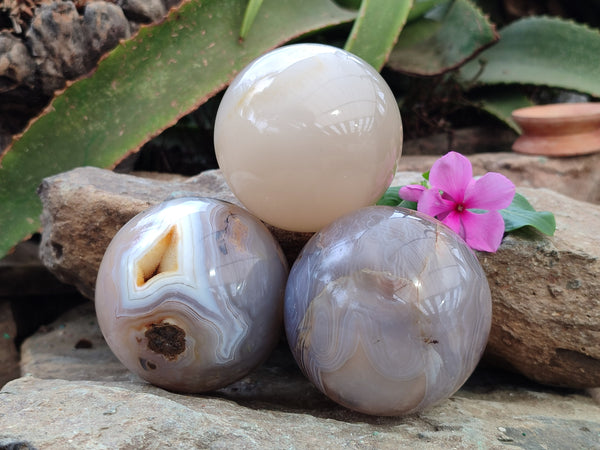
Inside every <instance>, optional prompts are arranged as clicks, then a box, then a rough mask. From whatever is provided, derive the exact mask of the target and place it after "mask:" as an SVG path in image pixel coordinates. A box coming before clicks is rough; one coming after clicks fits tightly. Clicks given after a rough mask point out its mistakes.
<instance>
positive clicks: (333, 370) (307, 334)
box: [284, 206, 492, 415]
mask: <svg viewBox="0 0 600 450" xmlns="http://www.w3.org/2000/svg"><path fill="white" fill-rule="evenodd" d="M491 314H492V307H491V297H490V290H489V287H488V283H487V279H486V276H485V273H484V272H483V270H482V268H481V266H480V264H479V262H478V261H477V258H476V257H475V255H474V254H473V252H472V251H471V250H470V249H469V248H468V247H467V246H466V244H465V243H464V242H463V241H462V240H461V239H460V237H458V236H457V235H456V234H455V233H454V232H452V231H451V230H450V229H449V228H447V227H446V226H445V225H443V224H441V223H440V222H437V221H434V220H433V219H429V218H427V216H424V215H421V214H419V213H416V212H414V211H409V210H406V209H402V208H392V207H388V206H372V207H368V208H363V209H361V210H358V211H356V212H354V213H351V214H348V215H346V216H344V217H342V218H340V219H338V220H336V221H335V222H333V223H332V224H330V225H329V226H327V227H325V228H324V229H322V230H321V231H320V232H319V233H317V234H315V235H314V236H313V237H312V238H311V240H310V241H309V242H308V243H307V245H306V246H305V247H304V249H303V250H302V253H301V254H300V256H299V257H298V259H297V260H296V262H295V263H294V266H293V267H292V270H291V272H290V277H289V279H288V283H287V288H286V294H285V306H284V319H285V329H286V333H287V337H288V341H289V344H290V347H291V349H292V352H293V354H294V356H295V358H296V361H297V362H298V364H299V365H300V367H301V368H302V370H303V372H304V373H305V375H306V376H307V377H308V378H309V379H310V380H311V381H312V382H313V383H314V384H315V385H316V386H317V387H318V388H319V389H320V390H321V391H322V392H323V393H325V394H326V395H327V396H329V397H330V398H331V399H332V400H334V401H336V402H338V403H340V404H342V405H344V406H346V407H348V408H351V409H354V410H356V411H360V412H363V413H367V414H374V415H402V414H407V413H411V412H415V411H419V410H422V409H423V408H426V407H428V406H430V405H432V404H434V403H436V402H438V401H440V400H443V399H445V398H447V397H449V396H450V395H452V394H453V393H454V392H455V391H456V390H458V389H459V388H460V386H461V385H462V384H463V383H464V382H465V381H466V379H467V378H468V377H469V375H470V374H471V373H472V371H473V370H474V368H475V366H476V365H477V363H478V361H479V359H480V357H481V355H482V353H483V350H484V348H485V345H486V342H487V338H488V334H489V331H490V326H491Z"/></svg>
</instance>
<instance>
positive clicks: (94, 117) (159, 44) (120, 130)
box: [0, 0, 356, 257]
mask: <svg viewBox="0 0 600 450" xmlns="http://www.w3.org/2000/svg"><path fill="white" fill-rule="evenodd" d="M245 7H246V0H203V1H199V0H190V1H188V2H186V3H184V4H182V5H181V6H180V8H178V9H175V10H172V11H171V12H170V13H169V15H168V16H167V18H166V19H165V21H164V22H162V23H160V24H159V25H155V26H149V27H143V28H142V29H140V31H139V33H138V34H137V35H135V36H134V37H133V38H132V39H130V40H128V41H126V42H124V43H122V44H120V45H119V46H118V47H117V48H115V49H114V50H113V51H112V52H110V54H109V55H108V56H107V57H106V58H105V59H104V60H103V61H101V62H100V64H99V65H98V67H97V69H96V71H95V72H94V73H93V74H92V75H91V76H90V77H89V78H85V79H82V80H79V81H77V82H75V83H72V84H71V85H70V86H69V87H68V88H67V89H65V90H64V91H63V92H62V93H60V94H58V95H57V96H56V97H55V98H54V100H53V101H52V103H51V104H50V106H49V107H48V108H47V109H46V111H45V113H43V114H42V115H41V116H40V117H38V118H37V119H36V120H34V121H33V122H32V123H31V124H30V126H29V128H28V129H27V130H26V131H25V132H24V133H23V135H22V136H20V138H18V139H17V140H16V141H15V142H14V143H13V144H12V147H10V148H9V149H7V150H6V151H5V152H4V154H3V155H1V156H0V157H1V159H0V257H1V256H3V255H4V254H6V252H7V251H9V250H10V248H11V247H12V246H13V245H15V244H16V243H17V242H19V241H20V240H21V239H23V238H24V237H26V236H28V235H29V234H31V233H32V232H34V231H36V230H37V229H38V228H39V215H40V213H41V203H40V201H39V199H38V198H37V195H36V189H37V187H38V185H39V184H40V182H41V181H42V179H43V178H44V177H47V176H50V175H53V174H56V173H59V172H63V171H66V170H70V169H72V168H74V167H78V166H85V165H93V166H99V167H113V166H114V165H115V164H116V163H117V162H118V161H120V160H121V159H123V158H124V157H125V156H127V155H128V154H129V153H131V152H133V151H136V150H138V149H139V148H140V147H141V146H142V145H143V144H144V143H145V142H146V141H148V140H149V139H150V138H152V137H153V136H156V135H157V134H159V133H160V132H161V131H162V130H164V129H165V128H168V127H169V126H171V125H173V124H174V123H176V121H177V120H178V119H179V118H180V117H182V116H183V115H185V114H187V113H188V112H190V111H192V110H194V109H196V108H197V107H198V106H199V105H200V104H202V103H203V102H205V101H206V100H207V99H208V98H210V97H211V96H212V95H214V94H215V93H217V92H218V91H220V90H221V89H223V88H224V87H225V86H226V85H227V83H229V82H230V81H231V80H232V78H233V77H234V76H235V74H236V73H237V72H239V71H240V70H241V69H242V68H243V67H244V66H245V65H246V64H248V63H249V62H250V61H252V60H253V59H254V58H256V57H257V56H259V55H261V54H262V53H264V52H265V51H267V50H269V49H271V48H274V47H276V46H278V45H280V44H282V43H284V42H286V41H289V40H290V39H292V38H295V37H297V36H300V35H303V34H305V33H307V32H310V31H314V30H317V29H321V28H324V27H327V26H331V25H334V24H339V23H342V22H347V21H350V20H352V19H353V18H354V17H355V16H356V14H355V13H353V12H351V11H348V10H345V9H343V8H340V7H338V6H337V5H336V4H335V3H333V2H332V1H329V0H303V1H302V2H298V1H296V0H266V1H265V4H264V5H263V8H264V9H265V10H266V11H268V14H266V13H265V14H258V15H257V17H256V21H255V23H254V26H255V27H257V28H259V29H260V31H261V32H260V33H251V34H250V35H248V37H247V39H246V40H245V41H243V42H239V39H238V31H239V29H240V24H241V23H242V19H243V15H244V10H245Z"/></svg>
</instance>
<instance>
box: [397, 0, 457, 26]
mask: <svg viewBox="0 0 600 450" xmlns="http://www.w3.org/2000/svg"><path fill="white" fill-rule="evenodd" d="M450 1H451V0H414V2H413V6H412V8H411V9H410V12H409V13H408V18H407V19H406V23H409V22H412V21H414V20H417V19H420V18H421V17H423V16H424V15H425V14H426V13H428V12H429V11H431V10H432V9H433V8H434V7H436V6H438V5H441V4H442V3H449V2H450Z"/></svg>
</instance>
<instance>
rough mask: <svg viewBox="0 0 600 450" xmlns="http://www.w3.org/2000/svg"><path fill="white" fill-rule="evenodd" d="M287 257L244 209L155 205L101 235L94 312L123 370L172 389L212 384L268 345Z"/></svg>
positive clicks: (278, 317) (262, 354)
mask: <svg viewBox="0 0 600 450" xmlns="http://www.w3.org/2000/svg"><path fill="white" fill-rule="evenodd" d="M287 272H288V271H287V263H286V261H285V259H284V256H283V253H282V251H281V248H280V247H279V244H278V243H277V241H275V239H274V238H273V236H272V235H271V233H270V232H269V231H268V230H267V228H266V227H265V226H264V225H263V224H262V222H260V221H259V220H258V219H256V218H255V217H253V216H252V215H251V214H250V213H248V212H247V211H245V210H243V209H242V208H239V207H237V206H235V205H232V204H230V203H226V202H222V201H219V200H213V199H208V198H183V199H177V200H170V201H167V202H165V203H162V204H160V205H157V206H155V207H153V208H151V209H149V210H147V211H145V212H143V213H141V214H139V215H137V216H136V217H134V218H133V219H131V220H130V221H129V222H128V223H127V224H125V225H124V226H123V228H121V229H120V230H119V232H118V233H117V234H116V235H115V237H114V238H113V240H112V242H111V243H110V245H109V247H108V249H107V250H106V253H105V255H104V258H103V259H102V263H101V265H100V269H99V272H98V279H97V282H96V313H97V315H98V322H99V324H100V328H101V330H102V333H103V335H104V337H105V339H106V341H107V343H108V345H109V346H110V348H111V350H112V351H113V353H114V354H115V355H116V356H117V357H118V358H119V360H121V362H122V363H123V364H124V365H125V366H126V367H127V368H128V369H129V370H131V371H132V372H135V373H137V374H138V375H139V376H141V377H142V378H144V379H145V380H147V381H149V382H151V383H153V384H156V385H157V386H160V387H163V388H166V389H169V390H172V391H177V392H204V391H209V390H213V389H218V388H221V387H224V386H227V385H228V384H230V383H232V382H234V381H236V380H238V379H240V378H242V377H243V376H245V375H246V374H248V373H249V372H250V371H251V370H252V369H254V368H255V367H256V366H258V365H259V364H260V363H262V362H263V361H264V360H265V359H266V358H267V357H268V356H269V354H270V353H271V351H272V350H273V348H274V347H275V345H276V344H277V342H278V340H279V338H280V335H281V330H282V309H283V296H284V291H285V282H286V278H287Z"/></svg>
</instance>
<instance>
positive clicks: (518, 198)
mask: <svg viewBox="0 0 600 450" xmlns="http://www.w3.org/2000/svg"><path fill="white" fill-rule="evenodd" d="M500 214H502V218H503V219H504V227H505V231H506V232H507V233H508V232H511V231H514V230H517V229H519V228H523V227H526V226H530V227H534V228H537V229H538V230H539V231H541V232H542V233H544V234H547V235H549V236H552V235H553V234H554V231H555V230H556V220H555V219H554V214H552V213H551V212H548V211H536V210H535V209H534V208H533V206H531V204H530V203H529V202H528V201H527V199H526V198H525V197H523V196H522V195H521V194H515V198H514V199H513V201H512V203H511V205H510V206H509V207H508V208H506V209H503V210H501V211H500Z"/></svg>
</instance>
